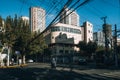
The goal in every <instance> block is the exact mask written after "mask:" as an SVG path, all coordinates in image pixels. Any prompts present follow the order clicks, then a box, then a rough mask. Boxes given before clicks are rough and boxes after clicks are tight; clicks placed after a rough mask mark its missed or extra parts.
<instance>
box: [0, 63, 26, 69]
mask: <svg viewBox="0 0 120 80" xmlns="http://www.w3.org/2000/svg"><path fill="white" fill-rule="evenodd" d="M25 66H27V64H22V65H14V66H0V69H1V68H18V67H25Z"/></svg>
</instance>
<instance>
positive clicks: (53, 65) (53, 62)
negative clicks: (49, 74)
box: [51, 58, 56, 68]
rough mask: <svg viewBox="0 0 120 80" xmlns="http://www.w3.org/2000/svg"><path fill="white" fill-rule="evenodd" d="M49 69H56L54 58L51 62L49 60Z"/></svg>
mask: <svg viewBox="0 0 120 80" xmlns="http://www.w3.org/2000/svg"><path fill="white" fill-rule="evenodd" d="M51 68H56V60H55V58H52V60H51Z"/></svg>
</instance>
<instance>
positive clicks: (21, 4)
mask: <svg viewBox="0 0 120 80" xmlns="http://www.w3.org/2000/svg"><path fill="white" fill-rule="evenodd" d="M66 1H67V0H0V16H1V17H2V18H4V19H5V18H6V17H7V16H9V15H10V16H12V17H14V15H15V14H17V15H18V16H28V17H29V8H30V7H32V6H38V7H41V8H43V9H45V10H46V25H48V24H49V23H50V22H51V21H52V20H53V19H54V18H55V16H56V15H57V14H58V13H59V11H60V10H61V8H62V7H63V5H64V4H65V3H66ZM75 1H77V0H73V2H75ZM83 1H85V0H80V2H79V3H82V2H83ZM76 5H77V4H76ZM76 12H77V13H78V14H79V16H80V25H82V24H83V22H85V21H89V22H91V23H92V24H93V26H94V28H93V31H94V32H96V31H99V30H102V24H103V23H104V22H103V20H102V19H101V18H102V17H105V16H107V18H106V22H107V23H108V24H111V25H112V29H114V25H115V24H117V29H120V0H90V1H89V2H88V3H86V4H84V5H82V6H80V7H79V8H78V9H76Z"/></svg>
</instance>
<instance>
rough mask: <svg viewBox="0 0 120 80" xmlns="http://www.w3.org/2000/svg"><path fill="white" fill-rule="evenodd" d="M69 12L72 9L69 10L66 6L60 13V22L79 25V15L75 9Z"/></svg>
mask: <svg viewBox="0 0 120 80" xmlns="http://www.w3.org/2000/svg"><path fill="white" fill-rule="evenodd" d="M71 12H72V10H69V9H68V8H66V9H65V10H64V11H63V12H62V13H61V15H60V23H64V24H70V25H74V26H80V25H79V22H80V20H79V15H78V14H77V12H75V11H74V12H72V13H71ZM70 13H71V14H70Z"/></svg>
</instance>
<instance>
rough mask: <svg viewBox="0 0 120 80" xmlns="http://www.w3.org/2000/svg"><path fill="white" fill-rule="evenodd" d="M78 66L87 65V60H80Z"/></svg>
mask: <svg viewBox="0 0 120 80" xmlns="http://www.w3.org/2000/svg"><path fill="white" fill-rule="evenodd" d="M78 64H80V65H81V64H87V60H86V59H85V58H80V59H79V60H78Z"/></svg>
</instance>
